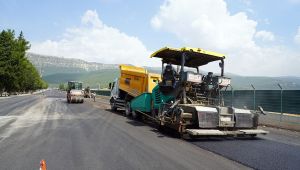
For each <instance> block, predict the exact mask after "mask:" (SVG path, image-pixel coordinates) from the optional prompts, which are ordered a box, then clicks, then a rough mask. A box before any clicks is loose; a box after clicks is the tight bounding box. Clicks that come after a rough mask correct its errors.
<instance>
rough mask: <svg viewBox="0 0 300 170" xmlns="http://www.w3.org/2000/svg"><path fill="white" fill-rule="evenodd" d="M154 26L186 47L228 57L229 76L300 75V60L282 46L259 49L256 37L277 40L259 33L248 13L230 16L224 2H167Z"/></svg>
mask: <svg viewBox="0 0 300 170" xmlns="http://www.w3.org/2000/svg"><path fill="white" fill-rule="evenodd" d="M151 24H152V26H153V27H154V28H156V29H159V30H164V31H167V32H170V33H173V34H175V35H176V36H177V37H178V38H179V39H180V40H181V41H182V42H183V44H185V45H186V46H192V47H200V48H204V49H208V50H213V51H218V52H221V53H225V54H227V55H226V56H227V59H226V71H227V72H231V73H236V74H242V75H262V76H263V75H269V76H276V75H299V74H300V70H299V69H298V68H297V64H295V63H300V59H299V58H297V57H293V56H295V54H293V53H292V52H291V51H290V50H288V49H286V48H285V47H281V46H270V47H262V46H259V45H258V44H257V43H256V42H255V41H256V40H255V37H257V38H262V39H264V40H272V39H273V40H274V35H273V34H272V33H271V32H267V31H263V32H262V31H257V30H256V26H257V22H256V21H254V20H251V19H249V18H248V16H247V14H246V13H245V12H238V13H235V14H232V13H230V11H229V10H228V8H227V4H226V2H225V1H224V0H165V2H164V3H163V4H162V5H161V6H160V10H159V12H158V13H157V14H156V15H155V16H153V18H152V20H151ZM204 68H209V69H213V68H212V67H210V66H208V67H204ZM214 68H217V67H216V66H214Z"/></svg>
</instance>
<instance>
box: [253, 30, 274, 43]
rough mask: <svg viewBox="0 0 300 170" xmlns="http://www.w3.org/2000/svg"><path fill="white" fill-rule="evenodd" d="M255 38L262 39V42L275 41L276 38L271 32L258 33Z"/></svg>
mask: <svg viewBox="0 0 300 170" xmlns="http://www.w3.org/2000/svg"><path fill="white" fill-rule="evenodd" d="M255 38H257V39H261V40H262V41H274V39H275V36H274V34H273V33H272V32H269V31H264V30H263V31H258V32H256V33H255Z"/></svg>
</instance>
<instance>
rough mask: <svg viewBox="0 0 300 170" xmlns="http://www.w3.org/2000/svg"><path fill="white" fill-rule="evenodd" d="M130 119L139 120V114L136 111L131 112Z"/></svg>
mask: <svg viewBox="0 0 300 170" xmlns="http://www.w3.org/2000/svg"><path fill="white" fill-rule="evenodd" d="M132 118H133V119H135V120H137V119H139V118H141V115H140V113H138V112H136V111H132Z"/></svg>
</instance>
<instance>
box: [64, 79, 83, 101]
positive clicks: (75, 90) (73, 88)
mask: <svg viewBox="0 0 300 170" xmlns="http://www.w3.org/2000/svg"><path fill="white" fill-rule="evenodd" d="M83 97H84V92H83V90H82V82H79V81H69V82H68V87H67V102H68V103H83V101H84V100H83Z"/></svg>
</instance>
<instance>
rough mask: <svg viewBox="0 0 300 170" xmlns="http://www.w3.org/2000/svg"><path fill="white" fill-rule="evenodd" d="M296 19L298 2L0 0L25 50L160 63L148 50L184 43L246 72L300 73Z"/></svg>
mask: <svg viewBox="0 0 300 170" xmlns="http://www.w3.org/2000/svg"><path fill="white" fill-rule="evenodd" d="M299 18H300V0H151V1H149V0H147V1H146V0H127V1H125V0H85V1H80V0H43V1H41V0H26V1H24V0H23V1H22V0H0V30H3V29H13V30H15V31H16V33H19V32H20V31H23V33H24V35H25V38H27V39H28V40H29V41H30V43H31V49H30V50H29V51H30V52H34V53H38V54H44V55H55V56H60V57H66V58H79V59H83V60H86V61H91V62H100V63H107V64H111V63H112V64H133V65H137V66H157V67H160V61H159V60H158V59H150V58H149V56H150V55H151V53H153V52H154V51H156V50H158V49H160V48H162V47H165V46H170V47H176V48H180V47H184V46H188V47H196V48H202V49H205V50H209V51H215V52H219V53H222V54H225V55H226V60H225V72H229V73H233V74H239V75H247V76H298V77H300V68H298V67H299V66H298V65H299V64H300V53H299V52H300V19H299ZM201 69H202V70H204V71H214V72H219V68H218V63H213V64H209V65H207V66H204V67H202V68H201Z"/></svg>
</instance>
